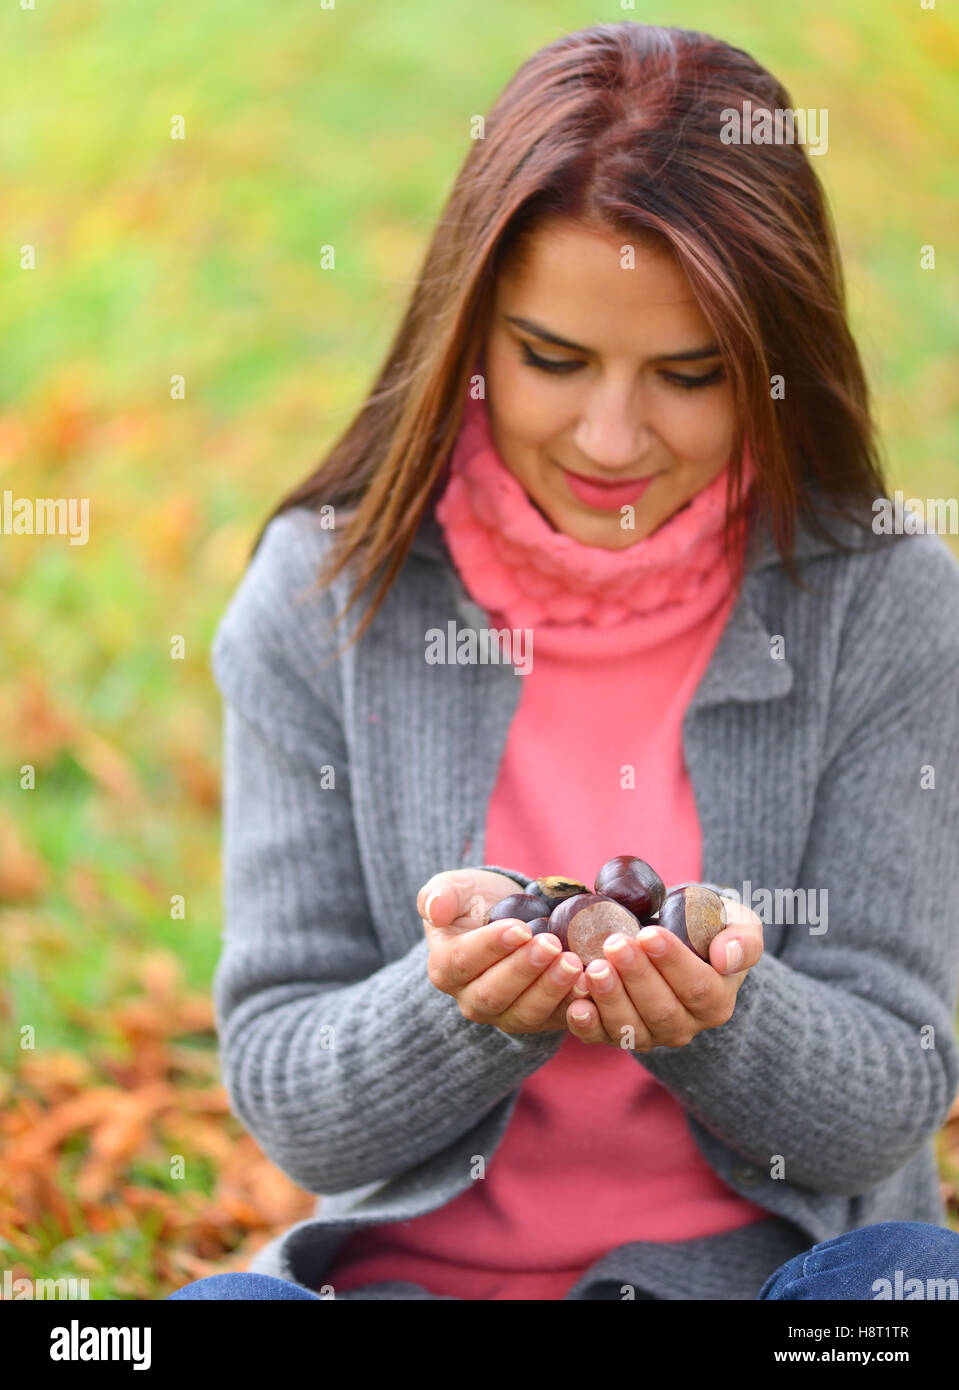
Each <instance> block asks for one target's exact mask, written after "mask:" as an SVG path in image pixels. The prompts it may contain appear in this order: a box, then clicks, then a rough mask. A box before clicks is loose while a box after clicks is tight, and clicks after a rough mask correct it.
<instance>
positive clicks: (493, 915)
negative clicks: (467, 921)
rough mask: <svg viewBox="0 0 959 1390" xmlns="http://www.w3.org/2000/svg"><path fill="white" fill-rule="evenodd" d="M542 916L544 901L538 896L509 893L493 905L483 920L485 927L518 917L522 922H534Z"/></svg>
mask: <svg viewBox="0 0 959 1390" xmlns="http://www.w3.org/2000/svg"><path fill="white" fill-rule="evenodd" d="M545 915H548V913H547V914H545ZM542 916H544V912H543V899H542V898H541V897H539V895H538V894H537V895H536V896H533V895H532V894H529V893H509V894H508V895H507V896H506V897H505V898H500V900H499V902H498V903H494V904H493V906H492V907H491V908H490V910H489V911H488V912H487V914H486V916H485V917H484V918H483V926H484V927H485V926H488V925H489V923H490V922H502V921H504V920H505V919H506V918H507V917H517V918H518V919H519V920H520V921H521V922H532V921H534V920H535V919H536V918H537V917H542Z"/></svg>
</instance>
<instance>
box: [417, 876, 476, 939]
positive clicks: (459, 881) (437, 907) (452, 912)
mask: <svg viewBox="0 0 959 1390" xmlns="http://www.w3.org/2000/svg"><path fill="white" fill-rule="evenodd" d="M473 891H474V889H473V885H472V883H471V881H470V879H469V876H468V874H467V873H466V872H462V871H459V872H458V871H457V870H455V869H447V870H445V871H444V872H443V873H441V874H434V875H433V877H432V878H429V879H427V881H426V882H425V883H424V884H423V887H422V888H421V889H420V891H419V893H417V895H416V910H417V912H418V913H419V914H420V916H421V917H424V918H425V919H426V921H427V922H429V923H430V925H431V926H434V927H448V926H449V925H450V923H451V922H452V921H454V919H455V918H457V917H460V916H462V914H463V913H465V912H466V911H467V910H468V905H469V900H470V898H471V897H472V896H473Z"/></svg>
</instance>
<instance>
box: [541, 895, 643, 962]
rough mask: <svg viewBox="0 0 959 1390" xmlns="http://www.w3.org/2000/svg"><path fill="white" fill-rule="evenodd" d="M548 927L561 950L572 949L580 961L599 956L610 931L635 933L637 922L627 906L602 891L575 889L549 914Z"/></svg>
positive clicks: (626, 933)
mask: <svg viewBox="0 0 959 1390" xmlns="http://www.w3.org/2000/svg"><path fill="white" fill-rule="evenodd" d="M549 929H550V931H551V932H552V933H553V935H554V936H558V937H559V939H560V941H561V942H562V945H563V950H564V951H575V952H576V954H577V955H578V956H579V958H580V960H581V961H582V962H583V964H584V965H589V963H590V961H591V960H602V959H603V958H604V957H603V943H604V941H605V940H606V938H607V937H609V936H612V935H613V934H614V932H619V933H620V934H621V935H622V936H629V937H637V936H639V932H640V924H639V922H638V920H637V919H636V917H635V916H634V915H633V913H632V912H630V910H629V908H627V907H624V906H623V904H622V903H618V902H617V901H616V899H615V898H610V897H607V896H606V895H605V894H604V893H577V894H576V895H575V896H574V897H572V898H565V899H564V900H563V902H561V903H559V904H558V906H556V907H554V908H553V910H552V912H551V913H550V914H549Z"/></svg>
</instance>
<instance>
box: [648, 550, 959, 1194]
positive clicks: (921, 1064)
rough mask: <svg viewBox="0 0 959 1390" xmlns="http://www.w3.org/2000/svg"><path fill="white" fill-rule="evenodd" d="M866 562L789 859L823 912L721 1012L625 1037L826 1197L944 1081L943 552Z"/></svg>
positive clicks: (735, 1132) (955, 655)
mask: <svg viewBox="0 0 959 1390" xmlns="http://www.w3.org/2000/svg"><path fill="white" fill-rule="evenodd" d="M877 568H878V567H870V568H869V569H864V573H863V582H861V583H860V585H859V587H858V590H857V592H856V594H855V596H854V599H853V602H852V605H851V608H852V611H850V612H847V617H846V621H845V627H844V632H843V637H842V642H841V651H840V655H839V661H838V668H837V671H836V674H835V680H834V685H833V689H832V691H831V692H830V708H831V717H830V720H829V724H828V729H827V744H826V747H825V748H824V751H823V765H822V771H821V774H820V776H819V778H818V782H817V793H816V802H815V808H814V814H813V818H812V824H811V831H810V834H809V837H808V841H807V844H806V849H805V855H804V858H803V862H802V865H801V868H800V872H799V875H798V884H801V885H806V886H807V887H809V888H815V889H817V890H819V891H820V894H821V893H822V892H823V891H825V892H827V893H828V898H827V900H826V901H827V903H828V925H827V929H826V931H825V932H824V933H822V934H812V933H811V932H809V931H807V930H804V929H801V928H799V927H795V926H794V927H790V926H786V927H785V928H784V933H783V943H782V947H781V950H780V951H779V953H778V954H777V955H773V954H771V953H770V952H769V951H767V952H765V953H764V955H763V956H762V957H761V958H760V960H759V962H758V963H757V965H755V966H754V967H753V969H752V970H751V971H750V972H749V974H748V975H747V977H746V979H745V980H744V981H743V984H742V987H741V988H740V991H739V994H738V996H737V1001H736V1007H735V1010H734V1012H733V1015H732V1017H731V1018H730V1019H729V1021H728V1022H727V1023H726V1024H724V1025H723V1026H721V1027H719V1028H716V1029H711V1030H707V1031H706V1032H703V1033H700V1034H698V1035H697V1036H696V1037H695V1038H694V1039H693V1040H692V1042H691V1043H690V1044H689V1045H688V1046H686V1047H683V1048H675V1049H674V1048H665V1047H663V1048H655V1049H653V1050H652V1051H651V1052H648V1053H645V1054H641V1053H637V1054H635V1055H636V1057H637V1060H638V1062H639V1063H640V1064H641V1065H642V1066H644V1067H645V1068H647V1069H648V1070H649V1071H650V1072H651V1073H652V1074H653V1075H654V1076H656V1078H657V1079H658V1080H659V1081H661V1082H662V1083H663V1084H664V1085H665V1086H667V1087H668V1088H669V1089H670V1090H671V1091H672V1092H673V1093H674V1094H675V1095H676V1096H677V1098H678V1099H679V1100H680V1101H681V1103H682V1104H683V1105H684V1106H685V1107H686V1108H687V1109H688V1110H689V1111H690V1112H691V1113H692V1114H693V1115H694V1116H696V1118H697V1119H699V1120H700V1122H701V1123H702V1124H703V1125H704V1126H705V1127H706V1128H707V1129H708V1130H710V1131H711V1132H712V1133H714V1134H715V1135H716V1136H717V1137H719V1138H720V1139H721V1140H723V1141H724V1142H726V1143H727V1144H729V1145H730V1147H732V1148H733V1149H735V1150H737V1151H738V1152H740V1153H741V1154H743V1155H744V1156H745V1157H747V1158H749V1159H751V1160H753V1161H754V1162H755V1163H757V1164H760V1165H761V1166H762V1167H763V1168H765V1169H767V1170H769V1169H770V1165H771V1164H772V1163H773V1162H774V1160H775V1159H776V1157H777V1156H778V1158H779V1159H780V1160H781V1164H782V1167H781V1169H780V1170H779V1171H780V1173H781V1176H783V1177H785V1179H786V1181H788V1182H790V1183H795V1184H799V1185H801V1186H803V1187H807V1188H809V1189H812V1190H814V1191H817V1192H821V1193H830V1194H836V1195H841V1196H856V1195H858V1194H860V1193H864V1192H866V1191H868V1190H869V1189H870V1188H872V1187H874V1186H876V1185H877V1184H878V1183H880V1182H882V1181H883V1180H884V1179H886V1178H888V1177H890V1176H891V1175H892V1174H894V1173H896V1172H897V1171H898V1170H899V1169H901V1168H902V1167H903V1166H904V1165H905V1164H906V1163H907V1162H908V1161H909V1160H910V1159H911V1158H912V1157H913V1156H914V1155H915V1154H916V1153H917V1152H918V1151H919V1150H920V1149H921V1148H922V1146H923V1145H924V1144H926V1143H927V1142H928V1141H929V1140H930V1139H931V1137H932V1136H934V1135H935V1133H936V1132H937V1131H938V1130H939V1129H940V1128H941V1126H942V1125H943V1123H944V1122H945V1119H946V1116H947V1114H948V1112H949V1109H950V1105H951V1103H952V1100H953V1098H954V1096H955V1094H956V1089H957V1085H959V1049H957V1045H956V1037H955V1013H956V996H957V988H959V898H957V893H956V888H957V885H956V871H957V868H959V565H957V564H956V561H955V559H954V558H953V557H952V555H951V554H950V553H949V551H948V550H947V548H946V546H945V545H944V543H943V542H942V541H941V540H939V539H938V538H936V537H914V538H909V539H908V541H907V543H903V544H899V545H897V546H896V547H895V549H894V550H893V552H892V555H891V556H890V557H888V558H886V559H885V561H884V567H883V568H881V569H880V570H879V573H877ZM748 870H749V866H748V865H747V866H744V877H747V878H748V877H749V872H748ZM820 901H822V898H821V897H820Z"/></svg>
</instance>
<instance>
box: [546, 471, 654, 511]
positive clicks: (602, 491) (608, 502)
mask: <svg viewBox="0 0 959 1390" xmlns="http://www.w3.org/2000/svg"><path fill="white" fill-rule="evenodd" d="M563 475H564V476H565V478H566V482H567V483H568V484H569V490H570V492H571V493H572V494H573V496H574V497H576V498H578V499H579V501H580V502H585V503H586V505H587V506H588V507H598V508H600V509H601V510H602V511H609V512H616V511H619V509H620V507H625V506H627V505H628V504H629V503H630V502H635V501H637V499H638V498H640V497H642V495H643V493H644V492H645V491H646V489H647V488H648V487H649V485H650V483H651V482H652V481H653V478H655V476H656V475H655V473H654V474H652V475H651V476H650V477H648V478H633V479H631V480H630V481H629V482H623V483H600V482H597V481H596V479H595V478H583V477H581V476H580V475H579V474H577V473H571V472H570V471H569V469H568V468H564V469H563Z"/></svg>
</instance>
